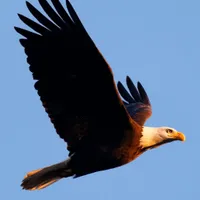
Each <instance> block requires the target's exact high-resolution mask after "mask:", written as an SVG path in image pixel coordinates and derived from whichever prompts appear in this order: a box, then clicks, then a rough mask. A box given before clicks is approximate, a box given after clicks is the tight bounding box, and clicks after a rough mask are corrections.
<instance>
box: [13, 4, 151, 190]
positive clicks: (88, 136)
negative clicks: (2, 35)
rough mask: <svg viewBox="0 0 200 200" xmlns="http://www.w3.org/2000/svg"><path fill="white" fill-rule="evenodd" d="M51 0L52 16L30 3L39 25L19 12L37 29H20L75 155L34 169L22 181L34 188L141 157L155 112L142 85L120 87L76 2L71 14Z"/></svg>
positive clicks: (48, 106) (52, 114) (40, 88)
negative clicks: (146, 129)
mask: <svg viewBox="0 0 200 200" xmlns="http://www.w3.org/2000/svg"><path fill="white" fill-rule="evenodd" d="M51 1H52V3H53V6H54V9H53V8H52V7H51V6H50V5H49V4H48V2H47V1H46V0H39V3H40V5H41V6H42V8H43V10H44V11H45V12H46V14H47V15H48V17H49V19H48V18H47V17H45V16H44V15H43V14H41V13H40V12H39V11H38V10H37V9H36V8H35V7H33V6H32V5H31V4H30V3H28V2H27V7H28V9H29V11H30V12H31V13H32V15H33V16H34V17H35V18H36V19H37V20H38V22H39V23H36V22H34V21H32V20H31V19H29V18H27V17H25V16H23V15H19V17H20V19H21V20H22V21H23V22H24V23H25V24H26V25H28V26H29V27H30V28H31V29H33V30H34V31H35V32H36V33H33V32H30V31H27V30H25V29H21V28H18V27H15V29H16V31H17V32H18V33H20V34H21V35H22V36H24V37H25V38H24V39H20V43H21V45H22V46H23V47H24V49H25V53H26V55H27V56H28V57H27V62H28V63H29V65H30V71H31V72H32V75H33V78H34V80H36V83H35V89H36V90H37V92H38V95H39V97H40V100H41V101H42V104H43V106H44V108H45V110H46V112H47V113H48V116H49V118H50V120H51V122H52V123H53V125H54V127H55V129H56V132H57V133H58V135H59V136H60V137H61V138H62V139H64V141H65V142H66V143H67V144H68V147H67V148H68V150H69V158H68V159H67V160H66V161H64V162H61V163H58V164H55V165H52V166H49V167H46V168H43V169H39V170H35V171H32V172H30V173H28V174H27V176H26V177H25V179H24V180H23V183H22V187H23V188H24V189H28V190H35V189H42V188H44V187H46V186H48V185H50V184H52V183H54V182H55V181H57V180H59V179H61V178H63V177H69V176H73V177H79V176H83V175H86V174H89V173H93V172H97V171H101V170H106V169H111V168H114V167H118V166H121V165H124V164H126V163H129V162H130V161H132V160H134V159H135V158H136V157H138V156H139V155H140V154H141V153H142V152H143V151H144V149H142V148H143V147H142V146H141V145H140V139H141V137H142V134H143V125H144V123H145V121H146V120H147V119H148V118H149V117H150V116H151V113H152V110H151V105H150V101H149V99H148V96H147V94H146V92H145V90H144V88H143V87H142V85H141V84H140V83H138V86H137V88H136V87H135V85H134V84H133V83H132V81H131V79H130V78H129V77H127V86H128V88H129V91H130V94H129V93H128V92H127V90H126V89H125V88H124V87H123V85H122V84H121V83H120V82H119V83H118V85H117V87H118V89H117V87H116V84H115V82H114V78H113V74H112V71H111V68H110V67H109V65H108V64H107V62H106V61H105V59H104V58H103V56H102V55H101V53H100V52H99V50H98V49H97V47H96V46H95V44H94V43H93V41H92V39H91V38H90V37H89V35H88V33H87V32H86V30H85V29H84V27H83V25H82V23H81V22H80V20H79V18H78V16H77V14H76V13H75V11H74V9H73V8H72V6H71V4H70V3H69V1H68V0H66V3H67V8H68V11H69V14H68V13H67V12H66V11H65V10H64V8H63V6H62V5H61V4H60V2H59V1H58V0H51ZM52 21H53V22H52ZM118 91H119V92H118ZM119 93H120V94H121V96H122V97H123V98H124V101H123V100H122V99H121V97H120V95H119ZM147 139H148V138H147Z"/></svg>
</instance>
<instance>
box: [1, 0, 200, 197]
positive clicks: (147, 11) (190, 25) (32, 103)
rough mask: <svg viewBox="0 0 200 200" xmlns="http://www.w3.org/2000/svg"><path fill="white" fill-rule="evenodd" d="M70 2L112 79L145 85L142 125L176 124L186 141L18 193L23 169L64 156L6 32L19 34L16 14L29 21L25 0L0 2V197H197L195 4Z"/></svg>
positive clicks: (198, 43) (199, 36) (198, 18)
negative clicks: (147, 112)
mask: <svg viewBox="0 0 200 200" xmlns="http://www.w3.org/2000/svg"><path fill="white" fill-rule="evenodd" d="M30 2H32V3H33V5H35V6H36V7H37V8H39V9H40V6H39V4H38V2H37V1H34V0H31V1H30ZM62 2H64V1H62ZM71 2H72V4H73V6H74V8H75V9H76V11H77V13H78V15H79V17H80V18H81V21H82V22H83V24H84V26H85V28H86V29H87V31H88V33H89V34H90V35H91V37H92V38H93V40H94V42H95V43H96V45H97V47H98V48H99V49H100V51H101V52H102V54H103V55H104V57H105V58H106V60H107V61H108V63H109V64H110V65H111V67H112V69H113V72H114V75H115V76H114V77H115V80H116V81H118V80H120V81H122V82H123V83H124V82H125V76H126V75H129V76H130V77H131V78H132V79H133V80H134V81H138V80H139V81H141V82H142V84H143V85H144V87H145V89H146V90H147V92H148V95H149V97H150V99H151V102H152V106H153V115H152V117H151V118H150V119H149V120H148V121H147V123H146V125H147V126H171V127H174V128H176V129H177V130H179V131H182V132H184V133H185V135H186V137H187V140H186V142H185V143H182V142H174V143H171V144H167V145H164V146H162V147H160V148H158V149H155V150H151V151H148V152H147V153H145V154H143V155H142V156H141V157H139V158H138V159H136V160H135V161H134V162H132V163H130V164H128V165H125V166H123V167H121V168H117V169H113V170H109V171H105V172H99V173H96V174H91V175H88V176H85V177H82V178H79V179H75V180H73V179H64V180H62V181H60V182H58V183H56V184H54V185H53V186H51V187H49V188H46V189H45V190H41V191H35V192H29V191H23V190H21V188H20V183H21V180H22V178H23V176H24V175H25V173H26V172H28V171H30V170H33V169H37V168H40V167H44V166H46V165H50V164H53V163H56V162H59V161H61V160H63V159H65V158H66V156H67V153H68V152H67V151H66V144H65V143H64V142H63V141H62V140H61V139H60V138H59V137H58V136H57V134H56V133H55V130H54V128H53V126H52V124H51V123H50V121H49V118H48V116H47V114H46V113H45V111H44V109H43V107H42V105H41V102H40V100H39V97H38V95H37V94H36V91H35V90H34V88H33V80H32V76H31V73H30V72H29V70H28V64H27V63H26V56H25V54H24V51H23V48H22V47H21V46H20V44H19V42H18V39H19V38H20V36H19V35H18V34H17V33H16V32H15V31H14V29H13V26H20V27H24V28H25V27H26V26H25V25H24V24H23V23H22V22H21V21H20V20H19V19H18V17H17V13H22V14H24V15H26V16H28V17H31V18H32V16H31V15H30V13H29V12H28V9H27V8H26V6H25V1H24V0H21V1H0V24H1V28H0V99H1V100H0V102H1V103H0V122H1V125H0V135H1V137H0V138H1V139H0V141H1V142H0V158H1V161H0V163H1V164H0V170H1V179H0V185H1V187H0V188H1V192H0V198H1V199H8V200H13V199H20V200H25V199H29V200H36V199H37V200H40V199H43V200H44V199H48V200H53V199H70V200H78V199H87V200H94V199H95V200H102V199H105V200H106V199H109V200H110V199H115V200H121V199H140V200H143V199H149V200H150V199H153V200H160V199H162V200H169V199H170V200H177V199H181V200H188V199H199V198H200V187H199V179H200V173H199V168H200V158H199V140H200V130H199V124H200V118H199V113H200V105H199V102H200V91H199V86H200V76H199V74H200V70H199V66H200V56H199V53H200V12H199V7H200V1H198V0H190V1H186V0H168V1H160V0H151V1H149V0H142V1H135V0H123V1H116V0H109V1H107V0H95V1H94V0H82V1H81V0H71ZM40 10H41V9H40ZM32 19H33V18H32Z"/></svg>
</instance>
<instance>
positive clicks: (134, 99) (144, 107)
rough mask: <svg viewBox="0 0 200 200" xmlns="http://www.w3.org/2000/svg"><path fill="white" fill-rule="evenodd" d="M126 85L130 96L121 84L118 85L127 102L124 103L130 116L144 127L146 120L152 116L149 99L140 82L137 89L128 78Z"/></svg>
mask: <svg viewBox="0 0 200 200" xmlns="http://www.w3.org/2000/svg"><path fill="white" fill-rule="evenodd" d="M126 84H127V86H128V89H129V92H130V94H129V92H128V91H127V90H126V89H125V87H124V86H123V85H122V83H121V82H118V84H117V87H118V90H119V93H120V94H121V96H122V97H123V98H124V100H125V101H123V102H124V105H125V107H126V109H127V111H128V113H129V114H130V116H131V117H132V118H133V119H134V120H135V121H136V122H137V123H138V124H139V125H140V126H143V125H144V123H145V122H146V120H147V119H148V118H149V117H150V116H151V115H152V108H151V103H150V100H149V97H148V95H147V93H146V91H145V90H144V88H143V86H142V84H141V83H140V82H138V85H137V88H136V86H135V85H134V84H133V82H132V80H131V79H130V78H129V77H128V76H127V78H126Z"/></svg>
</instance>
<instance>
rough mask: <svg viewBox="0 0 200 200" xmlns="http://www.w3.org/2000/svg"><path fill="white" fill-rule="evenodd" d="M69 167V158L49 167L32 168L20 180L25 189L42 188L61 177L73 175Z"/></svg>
mask: <svg viewBox="0 0 200 200" xmlns="http://www.w3.org/2000/svg"><path fill="white" fill-rule="evenodd" d="M73 175H74V174H73V172H72V170H71V169H70V168H69V159H68V160H66V161H63V162H60V163H58V164H55V165H51V166H49V167H45V168H42V169H38V170H33V171H31V172H29V173H27V174H26V176H25V177H24V179H23V181H22V184H21V186H22V188H23V189H25V190H40V189H43V188H45V187H47V186H49V185H51V184H53V183H55V182H56V181H58V180H60V179H61V178H64V177H65V178H66V177H69V176H73Z"/></svg>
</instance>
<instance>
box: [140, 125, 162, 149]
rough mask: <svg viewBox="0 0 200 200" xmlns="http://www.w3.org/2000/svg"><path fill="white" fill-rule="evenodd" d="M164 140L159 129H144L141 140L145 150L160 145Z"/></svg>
mask: <svg viewBox="0 0 200 200" xmlns="http://www.w3.org/2000/svg"><path fill="white" fill-rule="evenodd" d="M161 140H162V138H161V137H160V134H159V128H156V127H145V126H144V127H143V131H142V137H141V138H140V145H141V146H142V147H143V148H147V147H150V146H152V145H155V144H158V143H159V142H160V141H161Z"/></svg>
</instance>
